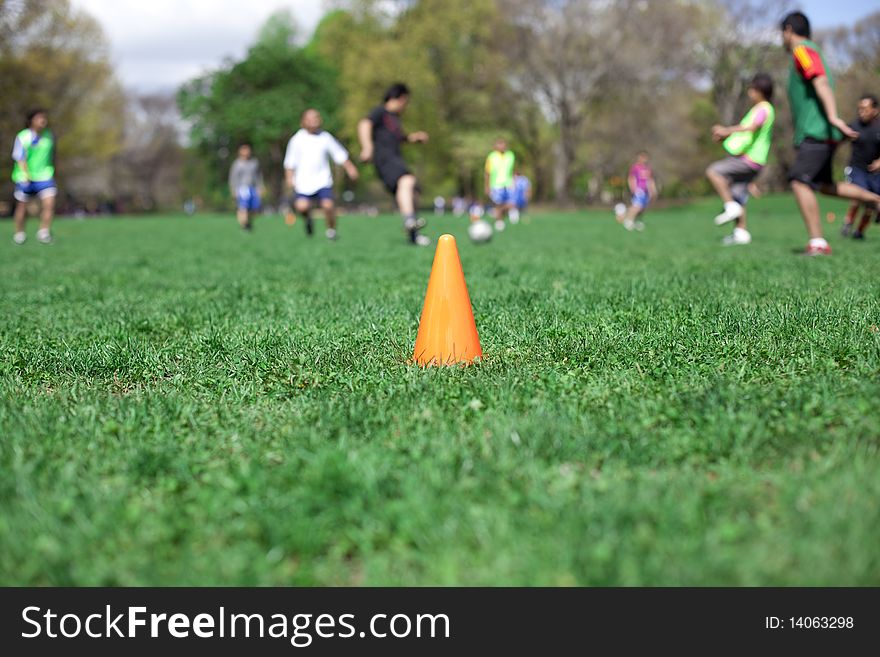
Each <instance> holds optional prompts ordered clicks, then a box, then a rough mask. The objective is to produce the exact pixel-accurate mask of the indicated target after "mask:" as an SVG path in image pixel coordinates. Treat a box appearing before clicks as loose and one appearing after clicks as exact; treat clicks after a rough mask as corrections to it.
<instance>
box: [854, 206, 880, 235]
mask: <svg viewBox="0 0 880 657" xmlns="http://www.w3.org/2000/svg"><path fill="white" fill-rule="evenodd" d="M876 214H877V211H876V210H873V209H871V208H870V207H866V208H865V210H864V211H863V212H862V221H861V222H860V223H859V230H858V232H859V233H862V234H864V233H865V231H866V230H868V226H870V225H871V220H872V219H873V218H874V215H876Z"/></svg>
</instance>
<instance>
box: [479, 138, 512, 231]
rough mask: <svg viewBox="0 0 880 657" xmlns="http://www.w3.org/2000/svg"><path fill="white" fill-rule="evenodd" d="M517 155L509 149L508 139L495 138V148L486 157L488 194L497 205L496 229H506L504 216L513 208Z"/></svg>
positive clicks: (495, 213) (495, 210)
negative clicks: (514, 173) (514, 172)
mask: <svg viewBox="0 0 880 657" xmlns="http://www.w3.org/2000/svg"><path fill="white" fill-rule="evenodd" d="M515 166H516V156H515V155H514V154H513V151H511V150H508V148H507V140H506V139H504V138H503V137H499V138H498V139H496V140H495V150H493V151H492V152H491V153H489V157H487V158H486V174H485V187H486V196H488V197H489V199H490V200H491V201H492V204H493V205H494V206H495V207H494V210H493V213H494V215H495V230H504V216H505V215H509V213H510V211H511V210H512V209H513V207H514V205H513V170H514V167H515Z"/></svg>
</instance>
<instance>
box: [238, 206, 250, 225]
mask: <svg viewBox="0 0 880 657" xmlns="http://www.w3.org/2000/svg"><path fill="white" fill-rule="evenodd" d="M235 218H236V219H238V225H239V226H241V227H242V228H245V227H246V226H248V225H249V224H250V221H249V219H248V211H247V210H245V209H244V208H239V209H238V211H237V212H236V213H235Z"/></svg>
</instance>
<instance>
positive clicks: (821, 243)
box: [810, 237, 828, 249]
mask: <svg viewBox="0 0 880 657" xmlns="http://www.w3.org/2000/svg"><path fill="white" fill-rule="evenodd" d="M810 246H812V247H816V248H818V249H826V248H828V242H827V241H826V240H825V238H824V237H814V238H812V239H811V240H810Z"/></svg>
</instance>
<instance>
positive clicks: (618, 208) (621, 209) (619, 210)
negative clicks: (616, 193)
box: [614, 203, 626, 217]
mask: <svg viewBox="0 0 880 657" xmlns="http://www.w3.org/2000/svg"><path fill="white" fill-rule="evenodd" d="M614 214H616V215H617V216H618V217H622V216H623V215H625V214H626V206H625V205H624V204H623V203H618V204H617V205H615V206H614Z"/></svg>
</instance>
